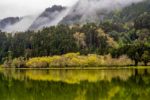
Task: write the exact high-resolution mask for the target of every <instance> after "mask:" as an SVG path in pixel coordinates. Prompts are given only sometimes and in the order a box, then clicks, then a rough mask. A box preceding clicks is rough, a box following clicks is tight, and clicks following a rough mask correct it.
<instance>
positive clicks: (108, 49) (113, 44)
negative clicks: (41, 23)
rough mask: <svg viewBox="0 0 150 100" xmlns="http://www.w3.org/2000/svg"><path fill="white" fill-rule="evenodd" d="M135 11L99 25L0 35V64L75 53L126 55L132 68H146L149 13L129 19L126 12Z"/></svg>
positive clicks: (149, 45) (149, 51)
mask: <svg viewBox="0 0 150 100" xmlns="http://www.w3.org/2000/svg"><path fill="white" fill-rule="evenodd" d="M143 5H144V6H145V8H147V7H148V5H145V3H144V4H143ZM143 5H141V6H143ZM137 7H139V5H132V6H131V7H128V8H125V9H123V11H122V12H124V13H125V12H126V16H124V13H122V12H116V13H115V14H113V16H111V19H110V18H106V19H105V20H104V21H102V22H100V23H99V24H95V23H87V24H84V25H79V24H74V25H57V26H52V27H46V28H44V29H43V30H40V31H37V32H34V31H27V32H18V33H5V32H0V61H1V63H4V62H7V63H8V62H9V61H10V60H12V59H14V58H18V57H23V59H24V60H28V59H29V58H32V57H43V56H53V55H62V54H66V53H70V52H79V53H80V54H81V55H88V54H97V55H108V54H111V56H112V57H113V58H119V57H120V56H122V55H126V56H128V57H129V58H130V59H131V60H133V61H134V64H135V65H138V63H139V62H143V63H144V65H147V64H148V62H149V61H150V13H149V11H148V10H145V9H142V10H139V11H137V12H136V14H135V13H133V14H132V15H130V17H131V18H130V17H129V13H128V12H132V11H133V9H136V8H137ZM131 9H132V11H131ZM142 11H144V12H142ZM134 15H135V16H134ZM123 16H124V17H123ZM121 18H122V20H121ZM129 19H130V20H129Z"/></svg>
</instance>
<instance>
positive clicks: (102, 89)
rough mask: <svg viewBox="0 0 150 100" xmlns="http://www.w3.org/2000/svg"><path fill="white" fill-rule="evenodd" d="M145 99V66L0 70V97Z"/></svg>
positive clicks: (149, 83) (148, 89)
mask: <svg viewBox="0 0 150 100" xmlns="http://www.w3.org/2000/svg"><path fill="white" fill-rule="evenodd" d="M149 99H150V70H149V69H112V70H108V69H104V70H103V69H100V70H94V69H92V70H81V69H78V70H65V69H64V70H63V69H61V70H60V69H56V70H48V69H45V70H37V69H34V70H29V69H22V70H21V69H5V70H3V71H0V100H149Z"/></svg>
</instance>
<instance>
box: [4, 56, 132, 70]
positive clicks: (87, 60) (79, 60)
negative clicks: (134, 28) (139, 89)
mask: <svg viewBox="0 0 150 100" xmlns="http://www.w3.org/2000/svg"><path fill="white" fill-rule="evenodd" d="M131 64H132V61H131V60H130V59H129V58H128V57H127V56H125V55H123V56H120V57H119V58H112V57H111V55H105V56H101V55H96V54H89V55H86V56H85V55H80V54H79V53H68V54H64V55H62V56H51V57H34V58H30V59H29V60H25V59H24V58H22V57H21V58H16V59H14V60H12V61H11V63H10V62H5V64H4V66H6V67H9V66H12V67H15V68H24V67H27V68H53V67H54V68H55V67H56V68H57V67H100V66H127V65H131Z"/></svg>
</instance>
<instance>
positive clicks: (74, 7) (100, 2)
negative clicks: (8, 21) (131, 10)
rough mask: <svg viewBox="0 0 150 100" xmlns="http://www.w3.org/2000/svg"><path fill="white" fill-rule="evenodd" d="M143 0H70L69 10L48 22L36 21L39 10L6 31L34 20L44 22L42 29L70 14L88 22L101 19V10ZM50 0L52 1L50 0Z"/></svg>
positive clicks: (19, 28) (61, 0)
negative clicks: (79, 16)
mask: <svg viewBox="0 0 150 100" xmlns="http://www.w3.org/2000/svg"><path fill="white" fill-rule="evenodd" d="M2 1H3V0H2ZM6 1H8V0H6ZM16 1H17V0H16ZM38 1H39V0H38ZM41 1H43V0H41ZM47 1H49V0H47ZM56 1H57V3H56V2H55V3H56V4H61V5H64V4H63V3H65V2H66V0H56ZM69 1H72V0H69ZM141 1H144V0H73V1H72V2H70V3H69V2H68V4H66V5H65V6H68V7H67V10H65V11H61V12H58V14H55V15H51V16H54V17H55V18H54V19H53V20H52V21H49V22H48V23H43V22H44V21H45V20H46V18H40V20H38V21H37V22H36V20H35V19H36V18H37V17H38V16H39V15H40V14H41V12H42V11H41V10H39V11H37V13H36V14H34V15H30V16H28V15H27V16H26V17H23V19H22V20H21V21H20V22H19V23H16V24H15V25H12V26H8V27H6V28H5V29H4V31H7V32H15V31H26V30H28V29H29V27H30V26H31V25H32V23H33V22H35V23H37V24H38V23H43V24H42V25H40V27H39V28H38V29H41V28H42V27H45V26H46V27H47V26H52V25H57V24H58V23H59V22H61V21H62V20H63V18H65V17H66V16H69V15H70V16H72V17H74V16H76V15H81V18H80V19H79V21H80V22H86V21H87V20H90V21H93V20H99V16H97V14H98V13H101V11H103V12H105V13H109V12H110V11H113V10H116V9H117V10H118V9H122V8H124V7H126V6H129V5H131V4H133V3H138V2H141ZM0 2H1V1H0ZM50 2H52V1H51V0H50ZM55 3H53V4H55ZM0 5H1V4H0ZM32 6H33V5H32ZM33 7H37V6H33ZM45 8H46V7H45ZM43 11H44V10H43ZM29 12H30V11H29ZM29 12H28V13H29ZM52 14H54V13H52ZM70 18H71V17H70ZM67 19H68V18H67ZM47 21H48V20H47Z"/></svg>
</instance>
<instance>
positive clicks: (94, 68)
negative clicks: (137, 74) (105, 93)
mask: <svg viewBox="0 0 150 100" xmlns="http://www.w3.org/2000/svg"><path fill="white" fill-rule="evenodd" d="M3 69H16V70H113V69H114V70H116V69H118V70H119V69H150V66H126V67H68V68H67V67H63V68H61V67H57V68H11V67H7V68H5V67H0V70H3Z"/></svg>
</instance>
